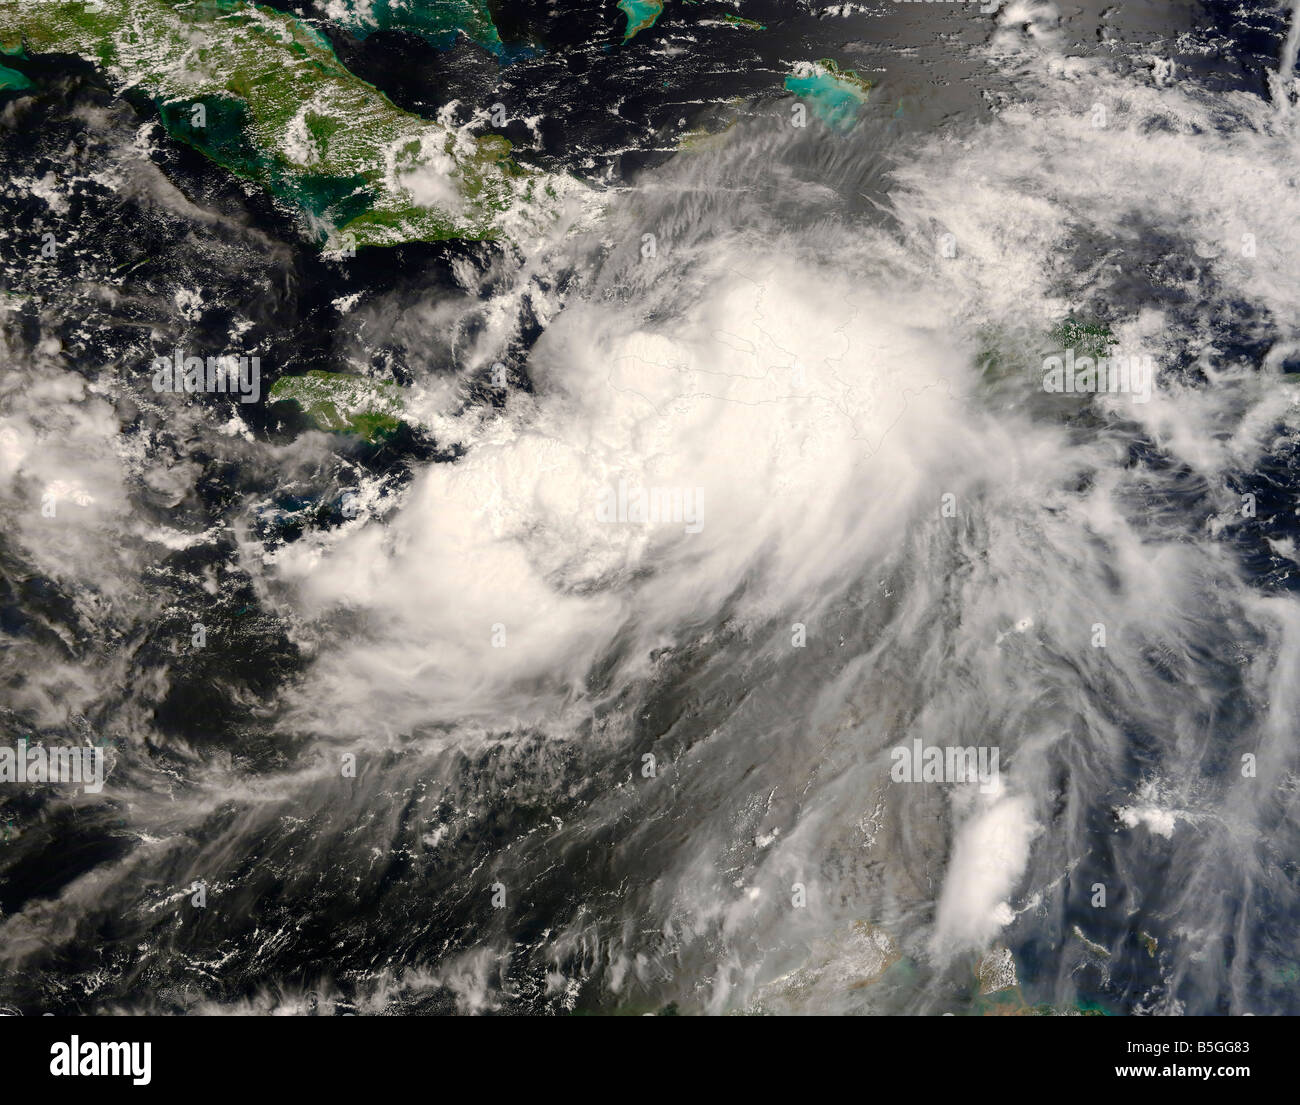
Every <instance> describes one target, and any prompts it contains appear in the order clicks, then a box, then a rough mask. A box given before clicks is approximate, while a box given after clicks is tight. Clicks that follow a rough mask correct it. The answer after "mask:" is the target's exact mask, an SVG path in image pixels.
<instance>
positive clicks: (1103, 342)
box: [1049, 318, 1119, 357]
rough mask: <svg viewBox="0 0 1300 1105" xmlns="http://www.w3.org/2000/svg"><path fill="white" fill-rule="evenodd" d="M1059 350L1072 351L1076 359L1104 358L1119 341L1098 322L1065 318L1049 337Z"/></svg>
mask: <svg viewBox="0 0 1300 1105" xmlns="http://www.w3.org/2000/svg"><path fill="white" fill-rule="evenodd" d="M1049 337H1050V338H1051V340H1052V341H1053V342H1055V343H1056V344H1057V346H1059V347H1060V348H1061V349H1073V350H1074V353H1075V356H1078V357H1104V356H1106V355H1107V353H1108V352H1109V350H1110V348H1111V346H1113V345H1116V344H1117V343H1118V342H1119V339H1118V338H1117V337H1115V335H1114V334H1113V333H1111V329H1110V327H1109V326H1107V325H1105V324H1104V323H1100V322H1080V321H1078V320H1077V319H1073V318H1067V319H1066V320H1065V321H1064V322H1062V323H1060V324H1059V325H1058V326H1056V327H1055V328H1054V329H1053V330H1052V332H1051V334H1050V335H1049Z"/></svg>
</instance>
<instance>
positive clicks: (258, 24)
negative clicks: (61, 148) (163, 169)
mask: <svg viewBox="0 0 1300 1105" xmlns="http://www.w3.org/2000/svg"><path fill="white" fill-rule="evenodd" d="M0 49H3V50H4V51H5V52H6V53H7V54H10V55H16V54H17V52H18V51H21V50H25V51H26V52H27V53H28V54H72V55H76V56H78V57H81V58H85V59H87V60H89V61H92V62H94V63H95V64H96V65H98V66H99V67H100V69H102V70H103V72H104V73H105V75H106V76H107V78H108V79H109V81H110V82H111V83H112V84H113V85H114V86H115V87H116V88H117V89H118V90H119V91H120V92H122V93H124V94H127V95H129V96H135V97H144V98H146V99H148V100H151V101H152V102H153V103H154V104H155V105H156V106H157V108H158V111H159V114H160V116H161V118H162V122H163V126H164V127H165V128H166V129H167V131H168V133H169V134H171V135H172V136H173V137H174V138H176V139H177V140H179V141H182V142H185V143H187V144H188V145H191V146H193V147H194V148H195V149H197V150H199V151H200V152H202V153H203V154H205V155H206V156H208V157H210V158H211V159H212V160H213V161H215V162H217V163H218V164H220V165H222V166H223V167H224V168H226V169H227V170H229V171H230V172H232V173H235V174H236V175H238V176H240V177H243V178H245V179H248V180H252V181H255V182H257V183H258V184H260V185H262V186H263V187H265V188H267V189H268V190H269V191H270V192H271V193H272V194H273V195H275V196H276V197H277V198H278V199H279V200H281V201H282V202H284V203H286V204H287V205H289V206H290V208H291V209H293V210H294V211H295V212H296V213H297V214H299V215H300V217H301V219H302V221H303V223H304V226H305V228H306V229H307V230H308V231H309V232H310V233H312V234H314V236H315V237H316V238H317V239H318V240H319V241H320V242H321V243H322V244H323V245H325V246H326V247H327V248H329V249H332V250H346V249H349V248H355V247H357V246H363V245H391V244H396V243H399V242H408V241H439V240H443V239H448V238H472V239H481V238H493V237H498V236H501V235H502V234H503V233H505V230H504V229H503V223H504V222H506V221H507V218H508V216H509V215H511V214H512V213H514V212H516V211H518V212H521V213H528V212H531V211H533V210H534V209H535V208H536V207H537V206H539V205H542V204H544V203H545V202H546V201H547V200H548V199H549V198H553V197H554V195H555V190H554V186H553V184H552V183H551V181H550V178H547V177H545V176H544V175H543V174H540V173H537V172H534V171H531V170H526V169H523V168H521V167H520V166H518V165H516V164H515V163H514V162H513V161H512V160H511V158H510V156H509V154H510V143H509V142H508V141H507V140H506V139H505V138H503V137H501V136H499V135H488V136H484V137H480V138H474V137H471V136H469V135H467V134H465V133H463V132H461V131H458V130H455V129H453V128H451V127H448V126H444V125H443V124H441V123H438V122H435V121H432V120H428V119H423V118H421V117H420V116H418V115H414V114H411V113H410V112H406V111H403V110H401V109H400V108H398V107H397V106H396V105H394V104H393V103H392V102H391V101H390V100H389V99H388V98H387V97H386V96H384V94H383V93H382V92H380V91H379V90H378V89H376V88H375V87H374V86H373V85H370V84H367V83H366V82H365V81H362V80H361V79H360V78H358V77H356V76H355V75H354V74H352V73H351V72H349V71H348V69H347V68H346V67H345V66H344V65H343V64H342V63H341V62H340V61H339V59H338V58H337V57H336V56H335V54H334V51H333V49H332V48H331V47H330V45H329V43H328V41H327V40H326V39H325V38H324V37H323V36H322V35H321V34H320V33H319V32H317V31H315V30H314V29H312V28H311V27H309V26H308V25H307V24H305V23H303V22H302V21H301V20H299V19H296V18H294V17H293V16H290V15H286V14H284V13H282V12H278V11H274V10H273V9H270V8H265V7H257V6H256V5H254V4H252V3H249V2H247V0H184V2H182V0H75V2H74V0H24V2H22V3H14V2H12V0H6V2H4V3H3V4H0Z"/></svg>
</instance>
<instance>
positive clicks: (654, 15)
mask: <svg viewBox="0 0 1300 1105" xmlns="http://www.w3.org/2000/svg"><path fill="white" fill-rule="evenodd" d="M618 10H619V11H621V12H622V13H623V14H624V15H626V16H627V30H626V31H624V32H623V41H624V42H626V41H627V40H628V39H630V38H631V37H632V36H633V35H634V34H636V33H637V32H638V31H644V30H645V29H646V28H647V27H653V26H654V25H655V20H657V19H658V18H659V17H660V16H661V15H663V13H664V0H618Z"/></svg>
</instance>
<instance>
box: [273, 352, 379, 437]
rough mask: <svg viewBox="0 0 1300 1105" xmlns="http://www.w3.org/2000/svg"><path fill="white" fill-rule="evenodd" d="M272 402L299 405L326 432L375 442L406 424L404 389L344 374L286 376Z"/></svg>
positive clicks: (310, 373) (276, 388)
mask: <svg viewBox="0 0 1300 1105" xmlns="http://www.w3.org/2000/svg"><path fill="white" fill-rule="evenodd" d="M269 399H270V401H271V402H272V403H281V402H294V403H296V404H297V405H298V406H299V407H301V408H302V410H303V412H304V413H305V414H306V415H307V417H308V418H310V419H311V420H312V422H313V423H314V424H315V425H316V426H317V427H319V428H320V429H322V430H329V431H330V432H332V433H351V434H357V435H358V436H360V437H363V438H365V439H366V440H367V441H371V442H375V441H381V440H383V439H384V438H387V437H391V436H392V435H393V434H394V433H396V432H397V429H398V427H399V426H400V425H401V422H402V411H403V406H402V396H401V389H400V388H398V386H397V385H396V384H394V383H389V382H387V381H383V380H370V379H367V378H366V377H364V376H352V375H349V374H347V373H343V372H324V371H322V370H320V369H313V370H312V371H311V372H307V373H305V374H304V375H302V376H282V377H281V378H280V379H278V380H277V381H276V382H275V385H274V386H273V387H272V388H271V391H270V395H269Z"/></svg>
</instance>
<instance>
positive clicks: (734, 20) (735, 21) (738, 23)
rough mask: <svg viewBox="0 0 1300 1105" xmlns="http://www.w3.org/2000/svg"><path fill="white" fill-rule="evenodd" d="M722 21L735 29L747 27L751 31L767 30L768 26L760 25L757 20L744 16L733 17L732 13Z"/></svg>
mask: <svg viewBox="0 0 1300 1105" xmlns="http://www.w3.org/2000/svg"><path fill="white" fill-rule="evenodd" d="M722 21H723V22H724V23H730V24H731V25H732V26H733V27H745V28H747V29H748V30H751V31H766V30H767V26H766V24H763V23H759V22H758V21H757V20H754V19H746V18H745V17H744V16H741V15H732V14H731V13H730V12H728V13H727V14H726V15H724V16H723V17H722Z"/></svg>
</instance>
